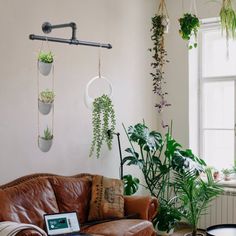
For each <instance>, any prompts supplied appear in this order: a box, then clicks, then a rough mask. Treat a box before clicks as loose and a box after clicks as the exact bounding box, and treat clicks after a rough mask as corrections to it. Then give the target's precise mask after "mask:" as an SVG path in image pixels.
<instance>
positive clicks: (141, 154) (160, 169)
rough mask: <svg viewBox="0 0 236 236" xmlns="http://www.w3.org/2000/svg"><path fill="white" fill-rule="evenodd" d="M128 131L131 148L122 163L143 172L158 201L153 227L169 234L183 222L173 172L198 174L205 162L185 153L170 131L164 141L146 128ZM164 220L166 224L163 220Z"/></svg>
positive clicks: (147, 184)
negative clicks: (180, 221) (193, 171)
mask: <svg viewBox="0 0 236 236" xmlns="http://www.w3.org/2000/svg"><path fill="white" fill-rule="evenodd" d="M124 129H125V132H126V134H127V137H128V139H129V142H130V147H129V148H127V149H126V150H125V151H126V152H127V153H128V155H127V156H126V157H125V158H124V159H123V163H124V164H127V165H129V166H130V165H136V166H138V167H139V169H140V170H141V172H142V174H143V177H144V183H143V185H144V186H145V187H146V188H147V189H148V190H149V192H150V194H151V195H152V196H155V197H157V198H158V199H159V202H160V209H159V214H158V216H157V217H156V218H155V219H154V221H153V223H154V224H155V225H156V226H157V227H158V229H159V230H161V231H167V232H168V231H170V230H171V229H172V228H173V227H174V225H175V223H176V222H177V221H179V220H180V211H181V209H179V206H178V205H177V198H176V197H175V187H174V186H175V183H174V180H173V178H172V177H171V176H172V175H173V173H174V172H182V171H183V170H188V169H189V168H191V169H194V170H195V172H197V173H200V172H202V171H203V169H204V166H205V162H204V161H203V160H201V159H200V158H198V157H196V156H195V155H194V154H193V153H192V151H191V150H189V149H186V150H184V149H182V147H181V145H180V144H179V143H178V142H177V141H176V140H175V139H174V138H173V137H172V135H171V131H170V130H169V131H168V132H167V133H166V135H165V136H164V138H163V137H162V135H161V134H160V133H159V132H157V131H155V130H153V131H150V130H149V128H148V127H147V126H146V125H145V124H141V123H139V124H136V125H134V126H130V127H129V128H128V129H126V128H125V127H124ZM163 219H165V220H163Z"/></svg>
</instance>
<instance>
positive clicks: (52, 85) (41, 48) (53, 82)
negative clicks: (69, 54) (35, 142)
mask: <svg viewBox="0 0 236 236" xmlns="http://www.w3.org/2000/svg"><path fill="white" fill-rule="evenodd" d="M46 45H47V48H48V51H49V52H51V48H50V45H49V42H48V40H47V39H46ZM43 46H44V42H43V41H42V43H41V46H40V50H39V54H40V53H41V52H42V51H43ZM51 73H52V84H51V88H52V90H51V91H52V92H53V93H54V87H55V79H54V78H55V76H54V62H53V64H52V72H51ZM39 74H40V72H39V60H38V61H37V91H38V101H39V99H40V83H39V78H40V76H39ZM37 123H38V124H37V126H38V127H37V129H38V137H37V138H39V137H40V112H39V109H38V116H37ZM51 126H52V128H51V133H52V135H53V136H54V102H53V105H52V119H51Z"/></svg>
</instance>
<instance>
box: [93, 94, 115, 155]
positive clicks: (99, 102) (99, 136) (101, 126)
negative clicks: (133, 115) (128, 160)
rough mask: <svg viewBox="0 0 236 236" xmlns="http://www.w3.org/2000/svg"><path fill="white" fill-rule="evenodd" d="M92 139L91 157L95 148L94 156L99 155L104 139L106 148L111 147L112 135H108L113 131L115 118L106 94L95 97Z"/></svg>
mask: <svg viewBox="0 0 236 236" xmlns="http://www.w3.org/2000/svg"><path fill="white" fill-rule="evenodd" d="M92 113H93V114H92V124H93V140H92V145H91V148H90V154H89V156H90V157H91V156H92V155H93V152H94V151H95V149H96V157H97V158H99V157H100V152H101V147H102V144H103V142H104V141H105V142H106V144H107V146H108V149H109V150H111V148H112V140H113V137H112V136H111V137H110V136H109V135H108V132H107V131H108V130H110V132H111V133H113V132H114V131H115V125H116V119H115V111H114V107H113V104H112V101H111V99H110V98H109V97H108V96H107V95H102V96H101V97H98V98H95V99H94V102H93V111H92Z"/></svg>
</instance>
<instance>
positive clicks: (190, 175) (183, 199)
mask: <svg viewBox="0 0 236 236" xmlns="http://www.w3.org/2000/svg"><path fill="white" fill-rule="evenodd" d="M205 174H206V178H205V179H204V178H202V177H201V176H200V175H199V172H196V171H195V170H194V169H190V170H187V171H179V172H175V188H176V192H177V195H178V198H179V200H180V204H181V206H182V210H181V211H180V214H181V216H182V217H183V218H184V219H186V220H187V222H188V223H189V224H190V225H191V227H192V232H191V233H188V234H186V235H185V236H196V235H202V236H204V235H205V234H204V235H203V234H200V233H198V232H197V224H198V221H199V219H200V216H201V215H202V214H205V212H206V209H207V206H208V204H209V203H210V202H211V201H212V199H213V198H215V197H216V196H218V195H219V194H220V193H221V192H222V189H221V188H220V187H219V186H218V185H217V183H216V182H214V179H213V177H212V173H211V170H210V169H206V170H205Z"/></svg>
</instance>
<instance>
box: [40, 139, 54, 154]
mask: <svg viewBox="0 0 236 236" xmlns="http://www.w3.org/2000/svg"><path fill="white" fill-rule="evenodd" d="M52 141H53V138H52V139H49V140H46V139H44V138H42V137H40V136H39V137H38V147H39V149H40V150H41V151H42V152H48V151H49V150H50V148H51V146H52Z"/></svg>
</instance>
